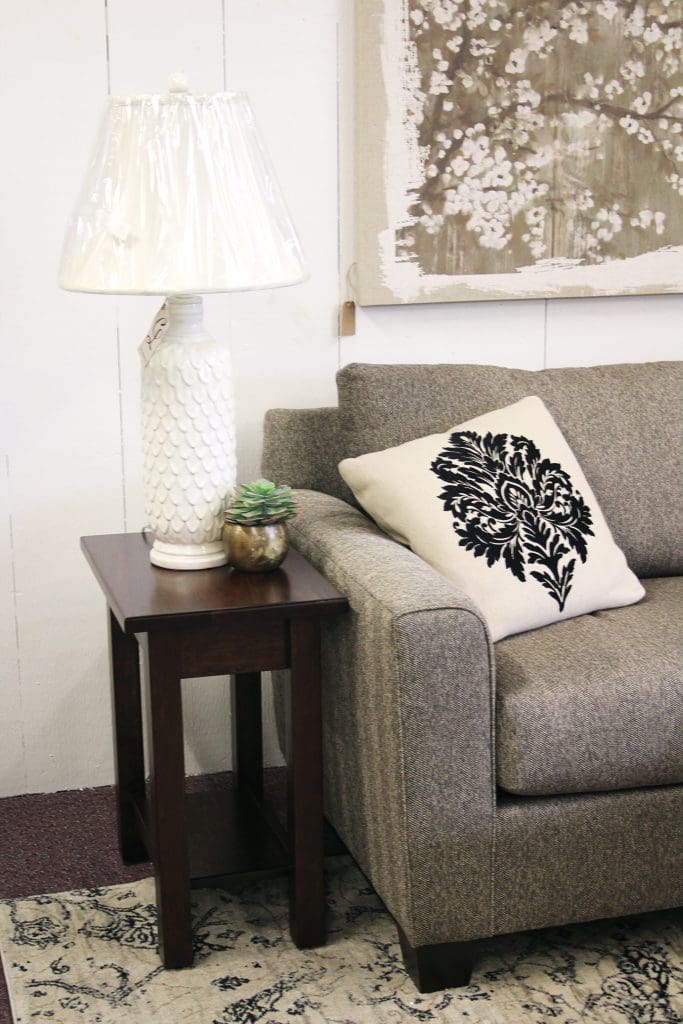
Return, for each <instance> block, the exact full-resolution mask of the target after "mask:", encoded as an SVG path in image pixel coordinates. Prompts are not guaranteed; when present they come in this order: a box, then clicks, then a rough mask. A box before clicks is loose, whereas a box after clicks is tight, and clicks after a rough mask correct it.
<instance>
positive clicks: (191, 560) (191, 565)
mask: <svg viewBox="0 0 683 1024" xmlns="http://www.w3.org/2000/svg"><path fill="white" fill-rule="evenodd" d="M149 560H150V562H151V563H152V565H158V566H160V568H162V569H216V568H217V567H218V566H219V565H225V564H226V562H227V557H226V554H225V550H224V548H223V542H222V541H220V540H217V541H212V542H211V543H209V544H166V543H164V542H163V541H160V540H155V541H154V546H153V548H152V550H151V551H150V553H149Z"/></svg>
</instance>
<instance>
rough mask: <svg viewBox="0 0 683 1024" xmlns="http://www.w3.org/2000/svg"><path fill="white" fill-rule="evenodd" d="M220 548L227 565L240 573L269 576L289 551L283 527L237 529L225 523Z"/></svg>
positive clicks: (271, 524)
mask: <svg viewBox="0 0 683 1024" xmlns="http://www.w3.org/2000/svg"><path fill="white" fill-rule="evenodd" d="M223 547H224V548H225V553H226V555H227V556H228V565H231V566H233V568H234V569H241V570H242V572H272V570H273V569H277V567H278V566H279V565H280V564H281V563H282V561H283V560H284V557H285V555H286V554H287V549H288V547H289V536H288V533H287V524H286V523H270V524H269V525H268V526H240V525H239V524H238V523H226V524H225V526H224V527H223Z"/></svg>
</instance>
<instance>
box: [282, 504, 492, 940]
mask: <svg viewBox="0 0 683 1024" xmlns="http://www.w3.org/2000/svg"><path fill="white" fill-rule="evenodd" d="M297 501H298V503H299V506H300V514H299V515H298V516H297V518H296V519H295V520H293V521H292V524H291V534H292V540H293V544H294V546H295V547H296V548H298V549H299V550H300V551H301V552H302V553H303V554H304V555H305V556H306V557H307V558H309V559H310V560H311V561H312V562H313V563H314V564H315V565H316V566H317V568H319V569H320V570H321V572H323V573H324V574H325V575H326V576H327V577H328V579H330V580H331V581H332V582H333V583H334V584H335V586H337V587H338V588H339V589H340V590H341V591H342V592H343V593H344V594H345V595H346V597H347V598H348V600H349V603H350V607H351V611H350V613H349V614H348V615H341V616H338V617H334V619H333V620H331V621H330V622H329V623H326V624H325V627H324V634H323V643H322V667H323V721H324V751H325V754H324V756H325V788H326V813H327V815H328V817H329V819H330V820H331V822H332V823H333V825H334V826H335V828H336V829H337V830H338V832H339V833H340V835H341V836H342V838H343V840H344V842H345V843H346V844H347V846H348V847H349V849H350V851H351V852H352V853H353V855H354V857H355V858H356V859H357V861H358V862H359V864H360V865H361V867H362V868H363V870H364V871H365V872H366V873H367V875H368V876H369V878H370V879H371V881H372V883H373V885H374V886H375V888H376V889H377V891H378V892H379V893H380V895H381V896H382V898H383V900H384V901H385V903H386V905H387V907H388V908H389V910H390V911H391V912H392V914H393V915H394V916H395V917H396V919H397V920H398V922H399V924H400V925H401V927H402V929H403V931H404V932H405V934H406V936H407V938H408V940H409V941H410V942H411V943H412V944H413V945H426V944H431V943H437V942H441V941H446V940H449V941H453V940H454V939H462V940H465V939H468V938H471V937H474V936H482V935H485V934H488V933H489V932H490V930H491V863H492V852H493V851H492V832H493V820H494V819H493V815H494V800H495V796H494V770H493V752H494V749H495V744H494V736H493V702H494V688H493V656H492V648H491V643H490V640H489V636H488V632H487V628H486V624H485V621H484V619H483V617H482V615H481V613H480V612H479V610H478V609H477V608H476V606H475V605H474V604H473V602H472V601H471V600H470V599H469V598H468V597H467V596H466V595H465V594H464V593H463V592H462V591H461V590H459V589H458V588H457V587H456V586H455V585H454V584H453V583H452V582H450V581H449V580H447V579H446V578H445V577H443V576H441V575H440V574H438V573H437V572H435V571H434V570H433V569H432V568H431V567H430V566H429V565H427V564H426V563H425V562H424V561H422V559H420V558H418V557H417V556H416V555H415V554H414V553H413V552H411V551H410V550H409V549H407V548H404V547H402V546H401V545H399V544H397V543H395V542H394V541H393V540H391V539H390V538H389V537H387V536H386V535H385V534H384V533H382V532H381V531H380V530H379V529H378V528H377V527H376V526H375V525H374V524H373V523H372V522H371V521H370V520H368V519H367V518H366V516H364V515H363V513H362V512H360V511H358V510H357V509H354V508H352V507H351V506H349V505H347V504H346V503H345V502H343V501H341V500H339V499H338V498H334V497H331V496H330V495H327V494H321V493H318V492H314V491H298V492H297ZM454 893H457V896H456V897H454Z"/></svg>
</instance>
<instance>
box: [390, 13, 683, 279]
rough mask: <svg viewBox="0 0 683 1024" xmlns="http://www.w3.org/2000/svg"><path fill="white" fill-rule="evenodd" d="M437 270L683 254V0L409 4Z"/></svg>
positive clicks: (426, 211)
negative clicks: (669, 250)
mask: <svg viewBox="0 0 683 1024" xmlns="http://www.w3.org/2000/svg"><path fill="white" fill-rule="evenodd" d="M406 17H407V20H408V29H409V41H410V42H409V46H410V55H409V58H410V63H411V65H412V66H413V68H414V70H415V74H414V75H413V76H412V80H413V82H415V83H416V85H415V86H414V87H412V88H411V90H410V92H409V93H408V94H407V97H408V98H407V109H406V120H407V124H408V127H409V129H410V130H412V132H413V133H414V136H415V138H416V140H417V145H418V147H419V157H420V159H419V165H420V167H421V182H420V183H419V185H418V187H417V188H415V189H414V190H413V191H412V192H411V197H412V200H411V206H410V210H409V214H410V217H409V222H408V223H406V224H405V225H404V226H403V227H402V228H401V229H400V230H399V231H398V232H397V235H396V239H397V242H396V244H397V256H398V258H399V259H401V260H409V261H414V262H419V264H420V266H421V269H422V271H423V272H424V273H426V274H448V275H458V274H495V273H506V272H511V271H514V270H517V269H518V268H521V267H528V266H534V265H535V266H555V265H557V266H563V265H564V266H572V265H580V264H584V265H586V264H600V263H606V262H610V261H614V260H620V259H625V258H627V257H631V256H638V255H641V254H644V253H650V252H655V251H657V250H660V249H662V248H664V247H667V246H673V245H681V244H682V243H683V203H682V202H681V198H682V197H683V65H682V54H683V0H649V2H632V0H570V2H564V3H563V2H559V0H541V2H534V3H532V2H524V0H406Z"/></svg>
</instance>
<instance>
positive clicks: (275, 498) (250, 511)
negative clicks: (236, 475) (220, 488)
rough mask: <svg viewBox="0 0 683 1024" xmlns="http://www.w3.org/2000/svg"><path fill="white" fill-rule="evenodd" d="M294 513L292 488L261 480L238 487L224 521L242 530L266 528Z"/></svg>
mask: <svg viewBox="0 0 683 1024" xmlns="http://www.w3.org/2000/svg"><path fill="white" fill-rule="evenodd" d="M296 513H297V507H296V505H295V503H294V495H293V494H292V489H291V487H288V486H287V484H277V485H276V484H274V483H273V482H272V480H263V479H261V480H254V481H253V483H250V484H242V485H241V486H240V488H239V491H238V492H237V494H236V495H235V497H234V498H233V500H232V501H231V502H230V504H229V505H228V508H227V509H226V511H225V520H226V522H228V523H238V524H240V525H242V526H267V525H268V524H269V523H283V522H285V521H286V520H287V519H291V518H292V517H293V516H295V515H296Z"/></svg>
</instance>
